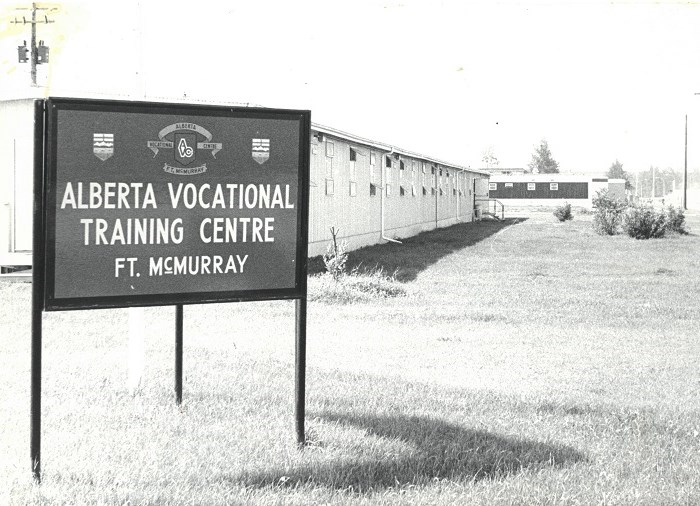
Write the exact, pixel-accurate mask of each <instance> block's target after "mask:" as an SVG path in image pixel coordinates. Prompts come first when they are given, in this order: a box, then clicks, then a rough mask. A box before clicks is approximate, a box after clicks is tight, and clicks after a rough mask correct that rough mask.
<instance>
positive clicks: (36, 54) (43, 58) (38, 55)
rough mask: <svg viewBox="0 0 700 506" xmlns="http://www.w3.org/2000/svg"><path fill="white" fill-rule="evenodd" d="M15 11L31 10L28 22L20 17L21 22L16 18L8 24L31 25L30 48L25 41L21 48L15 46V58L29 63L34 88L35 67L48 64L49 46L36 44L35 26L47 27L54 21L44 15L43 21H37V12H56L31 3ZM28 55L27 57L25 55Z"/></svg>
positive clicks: (52, 8)
mask: <svg viewBox="0 0 700 506" xmlns="http://www.w3.org/2000/svg"><path fill="white" fill-rule="evenodd" d="M16 10H18V11H26V10H31V11H32V18H31V19H30V20H28V19H27V18H26V17H25V16H22V19H21V20H18V19H17V17H15V19H13V20H12V21H10V23H12V24H15V25H19V24H21V25H31V27H32V36H31V41H30V47H29V48H27V41H26V40H25V41H24V44H23V45H21V46H17V58H18V60H19V62H20V63H27V62H29V63H30V66H31V78H32V86H36V67H37V65H41V64H42V63H48V62H49V46H46V45H44V41H43V40H40V41H39V45H37V43H36V25H48V24H50V23H54V22H55V21H53V20H51V19H49V17H48V16H47V15H46V14H45V15H44V19H37V12H39V11H55V10H57V9H56V8H55V7H51V8H49V7H38V6H37V5H36V3H32V6H31V7H18V8H17V9H16ZM27 53H29V55H27Z"/></svg>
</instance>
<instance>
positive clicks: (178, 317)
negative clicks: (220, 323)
mask: <svg viewBox="0 0 700 506" xmlns="http://www.w3.org/2000/svg"><path fill="white" fill-rule="evenodd" d="M183 319H184V317H183V310H182V304H177V305H176V306H175V404H177V405H178V406H179V405H180V404H182V344H183V343H182V341H183V340H182V328H183Z"/></svg>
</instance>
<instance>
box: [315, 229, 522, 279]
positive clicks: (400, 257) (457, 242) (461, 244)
mask: <svg viewBox="0 0 700 506" xmlns="http://www.w3.org/2000/svg"><path fill="white" fill-rule="evenodd" d="M526 220H527V218H507V219H505V220H504V221H494V220H483V221H478V222H472V223H461V224H458V225H453V226H451V227H447V228H440V229H437V230H431V231H429V232H423V233H421V234H418V235H416V236H413V237H409V238H406V239H402V240H401V241H402V243H403V244H396V243H386V244H376V245H374V246H366V247H364V248H360V249H357V250H354V251H351V252H350V253H348V262H347V264H346V266H347V269H348V271H352V270H353V269H357V270H358V271H359V272H360V273H367V272H371V271H373V270H375V269H376V268H378V267H379V268H381V269H382V270H383V271H384V272H385V273H386V274H393V273H396V279H397V280H398V281H400V282H403V283H406V282H409V281H413V280H415V279H416V277H417V276H418V274H419V273H420V272H421V271H423V270H425V269H426V268H428V267H429V266H431V265H432V264H434V263H435V262H437V261H438V260H440V259H441V258H443V257H445V256H447V255H449V254H451V253H453V252H455V251H459V250H461V249H463V248H467V247H469V246H473V245H474V244H477V243H479V242H481V241H483V240H485V239H488V238H489V237H491V236H493V235H494V234H497V233H498V232H500V231H501V230H503V229H504V228H506V227H509V226H510V225H517V224H519V223H522V222H524V221H526ZM322 272H325V267H324V265H323V259H322V258H321V257H320V256H319V257H313V258H310V259H309V274H320V273H322Z"/></svg>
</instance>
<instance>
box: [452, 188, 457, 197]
mask: <svg viewBox="0 0 700 506" xmlns="http://www.w3.org/2000/svg"><path fill="white" fill-rule="evenodd" d="M452 196H453V197H456V196H457V188H452Z"/></svg>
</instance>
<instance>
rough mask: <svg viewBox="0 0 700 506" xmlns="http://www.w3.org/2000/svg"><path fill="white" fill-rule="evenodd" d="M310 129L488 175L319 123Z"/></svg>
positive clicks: (313, 124) (486, 174) (485, 173)
mask: <svg viewBox="0 0 700 506" xmlns="http://www.w3.org/2000/svg"><path fill="white" fill-rule="evenodd" d="M311 128H312V130H316V131H317V132H321V133H323V134H327V135H330V136H333V137H338V138H340V139H343V140H346V141H350V142H354V143H357V144H362V145H365V146H369V147H374V148H377V149H381V150H382V151H386V152H391V151H392V150H393V153H395V154H398V155H404V156H407V157H411V158H417V159H420V160H425V161H426V162H431V163H436V164H439V165H444V166H445V167H449V168H452V169H457V170H462V171H466V172H473V173H475V174H482V175H484V176H488V175H490V174H489V173H488V172H486V171H484V170H479V169H471V168H469V167H464V166H463V165H457V164H454V163H451V162H446V161H444V160H439V159H437V158H434V157H432V156H428V155H424V154H422V153H416V152H415V151H409V150H407V149H403V148H400V147H397V146H393V145H391V144H385V143H382V142H377V141H374V140H372V139H367V138H365V137H360V136H359V135H355V134H351V133H348V132H344V131H342V130H338V129H337V128H333V127H329V126H326V125H321V124H319V123H314V122H313V121H312V122H311Z"/></svg>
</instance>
